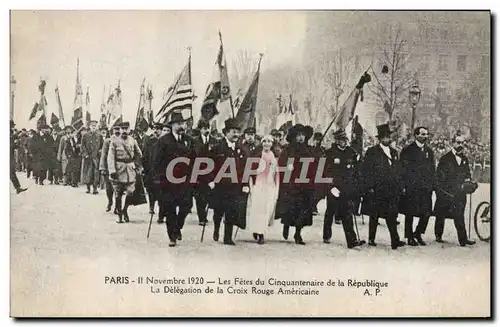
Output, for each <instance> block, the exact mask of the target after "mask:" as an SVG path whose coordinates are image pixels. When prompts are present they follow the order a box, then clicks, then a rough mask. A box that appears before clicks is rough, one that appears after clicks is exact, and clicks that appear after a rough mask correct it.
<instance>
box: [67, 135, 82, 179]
mask: <svg viewBox="0 0 500 327" xmlns="http://www.w3.org/2000/svg"><path fill="white" fill-rule="evenodd" d="M65 143H66V144H65V146H64V147H63V148H64V155H65V157H66V160H67V166H66V173H67V174H68V175H70V176H75V175H76V174H78V167H79V165H80V159H81V157H80V144H79V143H78V140H75V139H74V138H73V137H66V138H65ZM75 177H76V176H75ZM72 182H76V181H72Z"/></svg>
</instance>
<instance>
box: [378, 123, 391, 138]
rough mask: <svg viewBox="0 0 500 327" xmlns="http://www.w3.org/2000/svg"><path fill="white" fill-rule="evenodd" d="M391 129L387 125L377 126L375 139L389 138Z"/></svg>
mask: <svg viewBox="0 0 500 327" xmlns="http://www.w3.org/2000/svg"><path fill="white" fill-rule="evenodd" d="M391 133H392V132H391V128H390V126H389V124H382V125H378V126H377V137H378V138H383V137H388V136H391Z"/></svg>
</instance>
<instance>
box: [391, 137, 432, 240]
mask: <svg viewBox="0 0 500 327" xmlns="http://www.w3.org/2000/svg"><path fill="white" fill-rule="evenodd" d="M414 135H415V141H414V142H412V143H411V144H409V145H408V146H407V147H405V148H404V149H403V150H402V151H401V156H400V158H401V172H402V183H403V194H402V196H401V203H400V208H399V212H400V213H402V214H404V215H405V238H406V239H408V245H411V246H416V245H418V244H420V245H426V243H425V242H424V240H423V239H422V235H423V234H425V230H426V228H427V223H428V222H429V216H430V215H431V213H432V191H433V190H434V188H435V186H436V165H435V161H434V152H433V151H432V149H431V148H430V147H429V146H428V145H427V139H428V137H429V130H428V129H427V128H426V127H417V128H416V129H415V131H414ZM413 217H419V221H418V225H417V228H416V230H415V231H414V230H413ZM417 242H418V243H417Z"/></svg>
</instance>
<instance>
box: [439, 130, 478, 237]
mask: <svg viewBox="0 0 500 327" xmlns="http://www.w3.org/2000/svg"><path fill="white" fill-rule="evenodd" d="M463 144H464V137H463V136H459V135H455V136H453V138H452V149H451V151H449V152H448V153H447V154H445V155H444V156H442V157H441V159H440V160H439V164H438V167H437V172H436V175H437V187H436V203H435V205H434V214H435V215H436V222H435V225H434V233H435V235H436V242H439V243H443V238H442V237H443V231H444V221H445V218H452V219H453V221H454V223H455V228H456V229H457V235H458V242H459V243H460V246H466V245H473V244H475V243H476V242H474V241H471V240H469V239H467V231H466V229H465V219H464V213H465V205H466V203H467V198H466V192H465V189H464V186H465V183H466V182H468V181H470V178H471V173H470V167H469V161H468V159H467V157H466V156H465V155H464V154H463V151H464V146H463Z"/></svg>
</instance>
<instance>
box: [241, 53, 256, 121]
mask: <svg viewBox="0 0 500 327" xmlns="http://www.w3.org/2000/svg"><path fill="white" fill-rule="evenodd" d="M261 61H262V55H261V56H260V58H259V64H258V66H257V71H256V72H255V75H254V77H253V79H252V83H251V84H250V87H249V88H248V91H247V93H246V94H245V97H244V98H243V100H242V101H241V104H240V106H239V108H238V113H237V114H236V120H238V122H239V124H240V128H241V129H242V130H244V129H246V128H247V127H256V126H254V124H255V109H256V104H257V93H258V91H259V75H260V63H261Z"/></svg>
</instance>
